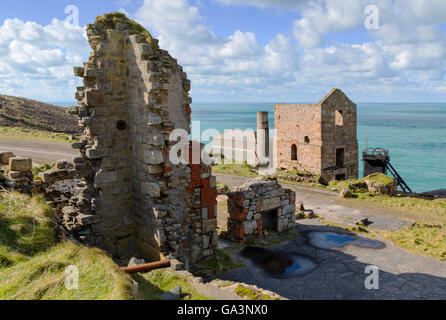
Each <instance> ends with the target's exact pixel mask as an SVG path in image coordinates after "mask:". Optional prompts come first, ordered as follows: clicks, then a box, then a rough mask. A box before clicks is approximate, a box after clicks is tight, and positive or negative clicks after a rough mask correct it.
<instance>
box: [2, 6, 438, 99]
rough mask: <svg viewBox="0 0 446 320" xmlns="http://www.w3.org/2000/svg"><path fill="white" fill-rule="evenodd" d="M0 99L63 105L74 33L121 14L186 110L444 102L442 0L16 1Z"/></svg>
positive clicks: (78, 54)
mask: <svg viewBox="0 0 446 320" xmlns="http://www.w3.org/2000/svg"><path fill="white" fill-rule="evenodd" d="M0 6H1V7H0V9H1V10H0V94H7V95H15V96H23V97H27V98H31V99H36V100H41V101H46V102H70V101H74V93H75V88H76V86H81V85H82V83H81V79H79V78H75V77H74V75H73V70H72V69H73V66H81V65H82V63H83V62H84V61H87V60H88V56H89V54H90V48H89V45H88V43H87V41H86V35H85V26H86V25H87V24H88V23H93V22H94V19H95V17H96V16H98V15H101V14H103V13H106V12H112V11H121V12H124V13H126V14H127V15H128V16H129V17H130V18H132V19H134V20H136V21H137V22H139V23H140V24H142V25H143V26H144V27H146V28H147V30H148V31H149V32H150V33H151V34H152V35H153V36H154V37H156V38H158V39H159V40H160V46H161V47H162V48H163V49H166V50H168V51H169V53H170V54H171V55H172V56H173V57H175V58H176V59H178V62H179V63H180V64H181V65H182V66H183V67H184V69H185V71H186V72H187V74H188V77H189V78H190V79H191V81H192V90H191V92H190V94H191V96H192V98H193V100H194V101H195V102H213V101H216V102H217V101H218V102H275V103H282V102H317V101H319V100H320V99H321V98H322V97H323V96H324V95H325V94H326V93H327V92H328V91H329V90H330V89H331V88H335V87H336V88H340V89H342V90H343V91H344V92H345V93H346V94H347V95H348V96H349V97H350V98H351V99H352V100H353V101H355V102H444V101H445V100H446V79H445V68H446V5H445V3H444V0H136V1H134V0H132V1H130V0H94V1H92V0H90V1H86V0H67V1H66V0H40V1H31V0H15V1H5V0H3V1H1V3H0Z"/></svg>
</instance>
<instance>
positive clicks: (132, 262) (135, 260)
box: [127, 257, 146, 267]
mask: <svg viewBox="0 0 446 320" xmlns="http://www.w3.org/2000/svg"><path fill="white" fill-rule="evenodd" d="M145 263H146V261H145V260H144V259H138V258H135V257H132V258H131V259H130V261H129V263H128V265H127V267H134V266H139V265H141V264H145Z"/></svg>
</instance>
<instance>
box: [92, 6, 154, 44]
mask: <svg viewBox="0 0 446 320" xmlns="http://www.w3.org/2000/svg"><path fill="white" fill-rule="evenodd" d="M118 22H120V23H123V24H127V25H128V26H129V27H128V31H129V34H139V35H141V36H143V37H144V38H146V40H147V41H148V42H149V43H150V42H151V41H152V36H151V35H150V33H149V32H148V31H147V30H146V29H145V28H144V27H143V26H141V25H140V24H139V23H137V22H136V21H134V20H131V19H129V18H127V17H126V15H125V14H123V13H121V12H111V13H106V14H104V15H102V16H98V17H97V18H96V21H95V23H102V24H104V25H105V27H106V28H108V29H114V28H115V26H116V24H117V23H118Z"/></svg>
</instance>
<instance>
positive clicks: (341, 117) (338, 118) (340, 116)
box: [335, 110, 344, 127]
mask: <svg viewBox="0 0 446 320" xmlns="http://www.w3.org/2000/svg"><path fill="white" fill-rule="evenodd" d="M335 121H336V125H337V126H341V127H342V126H343V125H344V115H343V113H342V111H341V110H336V111H335Z"/></svg>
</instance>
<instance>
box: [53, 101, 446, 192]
mask: <svg viewBox="0 0 446 320" xmlns="http://www.w3.org/2000/svg"><path fill="white" fill-rule="evenodd" d="M53 104H56V105H63V106H69V105H73V104H75V103H66V102H59V103H54V102H53ZM191 107H192V121H193V125H192V127H193V128H192V130H193V131H192V136H193V137H194V138H198V137H199V136H200V135H201V134H202V133H203V132H204V131H205V130H207V129H216V130H218V131H219V132H223V131H224V130H225V129H252V130H255V129H256V126H257V111H267V112H269V123H270V129H273V128H274V104H273V103H215V102H212V103H193V104H192V106H191ZM271 133H273V132H271ZM358 141H359V153H360V158H361V154H362V150H364V149H365V148H366V147H369V148H376V147H382V148H386V149H389V150H390V160H391V163H392V165H393V166H394V167H395V168H396V170H397V171H398V172H399V174H400V175H401V176H402V177H403V179H404V180H405V181H406V182H407V184H408V185H409V186H410V187H411V189H412V190H413V191H415V192H425V191H431V190H435V189H441V188H446V104H432V103H417V104H410V103H409V104H408V103H358ZM202 142H203V143H209V141H204V140H203V141H202ZM359 168H360V177H362V161H361V159H359Z"/></svg>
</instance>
